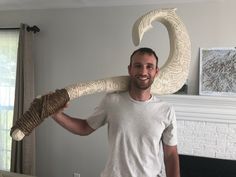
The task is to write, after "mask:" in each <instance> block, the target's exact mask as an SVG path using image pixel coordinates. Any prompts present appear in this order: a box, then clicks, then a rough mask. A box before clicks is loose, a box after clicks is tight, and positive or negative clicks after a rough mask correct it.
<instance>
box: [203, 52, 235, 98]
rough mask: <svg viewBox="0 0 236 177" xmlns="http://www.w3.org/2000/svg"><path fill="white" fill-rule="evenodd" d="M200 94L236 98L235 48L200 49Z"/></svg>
mask: <svg viewBox="0 0 236 177" xmlns="http://www.w3.org/2000/svg"><path fill="white" fill-rule="evenodd" d="M199 94H200V95H220V96H229V95H231V96H236V49H235V48H200V72H199Z"/></svg>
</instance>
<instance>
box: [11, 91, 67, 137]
mask: <svg viewBox="0 0 236 177" xmlns="http://www.w3.org/2000/svg"><path fill="white" fill-rule="evenodd" d="M69 100H70V98H69V95H68V93H67V90H66V89H60V90H56V91H55V92H53V93H50V94H47V95H43V96H41V97H40V98H35V99H34V100H33V102H32V103H31V105H30V108H29V109H28V110H27V111H26V112H25V113H24V114H23V115H22V117H20V118H19V119H18V120H17V121H16V123H15V125H14V126H13V127H12V128H11V132H10V134H11V135H12V133H13V131H14V130H16V129H19V130H21V131H22V132H23V133H24V134H25V135H29V134H30V133H31V132H32V131H33V129H34V128H35V127H37V126H38V125H39V124H40V123H41V122H42V121H43V120H44V119H45V118H47V117H48V116H50V115H52V114H53V113H55V112H56V111H58V110H59V109H61V108H62V107H63V106H65V104H66V103H67V102H68V101H69Z"/></svg>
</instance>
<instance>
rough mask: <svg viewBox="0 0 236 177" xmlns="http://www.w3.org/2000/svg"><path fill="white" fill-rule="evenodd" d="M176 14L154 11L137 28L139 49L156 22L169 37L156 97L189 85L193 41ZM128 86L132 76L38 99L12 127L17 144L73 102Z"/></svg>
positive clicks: (72, 87) (154, 89) (77, 86)
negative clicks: (164, 29)
mask: <svg viewBox="0 0 236 177" xmlns="http://www.w3.org/2000/svg"><path fill="white" fill-rule="evenodd" d="M175 10H176V9H161V10H153V11H151V12H149V13H147V14H145V15H144V16H142V17H141V18H139V19H138V20H137V21H136V23H135V24H134V26H133V42H134V44H135V45H138V44H139V42H140V41H141V39H142V37H143V34H144V33H145V32H146V31H147V30H148V29H150V27H151V23H152V22H153V21H159V22H161V23H163V24H164V25H165V26H166V28H167V30H168V33H169V37H170V54H169V58H168V60H167V62H166V63H165V65H164V66H163V67H162V68H161V70H160V73H159V75H158V77H157V79H156V80H155V82H154V84H153V87H152V89H151V91H152V92H153V93H155V94H169V93H173V92H176V91H178V90H179V89H180V88H181V87H182V85H183V84H184V83H185V80H186V78H187V74H188V69H189V63H190V40H189V37H188V34H187V31H186V29H185V27H184V25H183V23H182V22H181V20H180V19H179V17H178V16H177V15H176V13H175ZM128 84H129V76H118V77H112V78H107V79H102V80H96V81H90V82H86V83H79V84H74V85H70V86H68V87H66V88H64V89H61V90H57V91H56V92H54V93H51V94H47V95H44V96H42V97H40V98H35V99H34V101H33V102H32V104H31V106H30V108H29V110H28V111H26V112H25V113H24V114H23V115H22V117H21V118H20V119H18V121H17V122H16V123H15V125H14V126H13V127H12V129H11V136H12V138H13V139H14V140H17V141H20V140H22V139H23V138H24V136H25V135H28V134H30V133H31V131H32V130H33V129H34V128H35V127H36V126H38V125H39V124H40V123H41V122H42V121H43V120H44V118H46V117H48V116H50V115H51V114H53V113H55V112H56V111H57V110H58V109H60V108H61V107H63V106H64V105H65V104H66V102H68V101H69V100H73V99H75V98H78V97H80V96H83V95H88V94H94V93H98V92H114V91H124V90H127V89H128Z"/></svg>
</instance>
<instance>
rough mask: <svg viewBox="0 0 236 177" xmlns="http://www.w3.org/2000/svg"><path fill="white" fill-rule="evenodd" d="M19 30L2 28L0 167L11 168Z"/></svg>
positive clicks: (0, 48)
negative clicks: (11, 131) (11, 135)
mask: <svg viewBox="0 0 236 177" xmlns="http://www.w3.org/2000/svg"><path fill="white" fill-rule="evenodd" d="M18 38H19V31H18V30H0V169H1V170H10V162H11V137H10V128H11V127H12V120H13V107H14V97H15V78H16V62H17V48H18Z"/></svg>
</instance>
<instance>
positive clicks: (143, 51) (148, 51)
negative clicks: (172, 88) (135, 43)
mask: <svg viewBox="0 0 236 177" xmlns="http://www.w3.org/2000/svg"><path fill="white" fill-rule="evenodd" d="M136 53H140V54H141V55H143V54H149V55H153V56H154V57H155V58H156V67H158V57H157V55H156V52H155V51H154V50H152V49H151V48H148V47H142V48H139V49H137V50H135V51H134V52H133V53H132V54H131V56H130V66H131V64H132V60H133V56H134V55H135V54H136Z"/></svg>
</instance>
